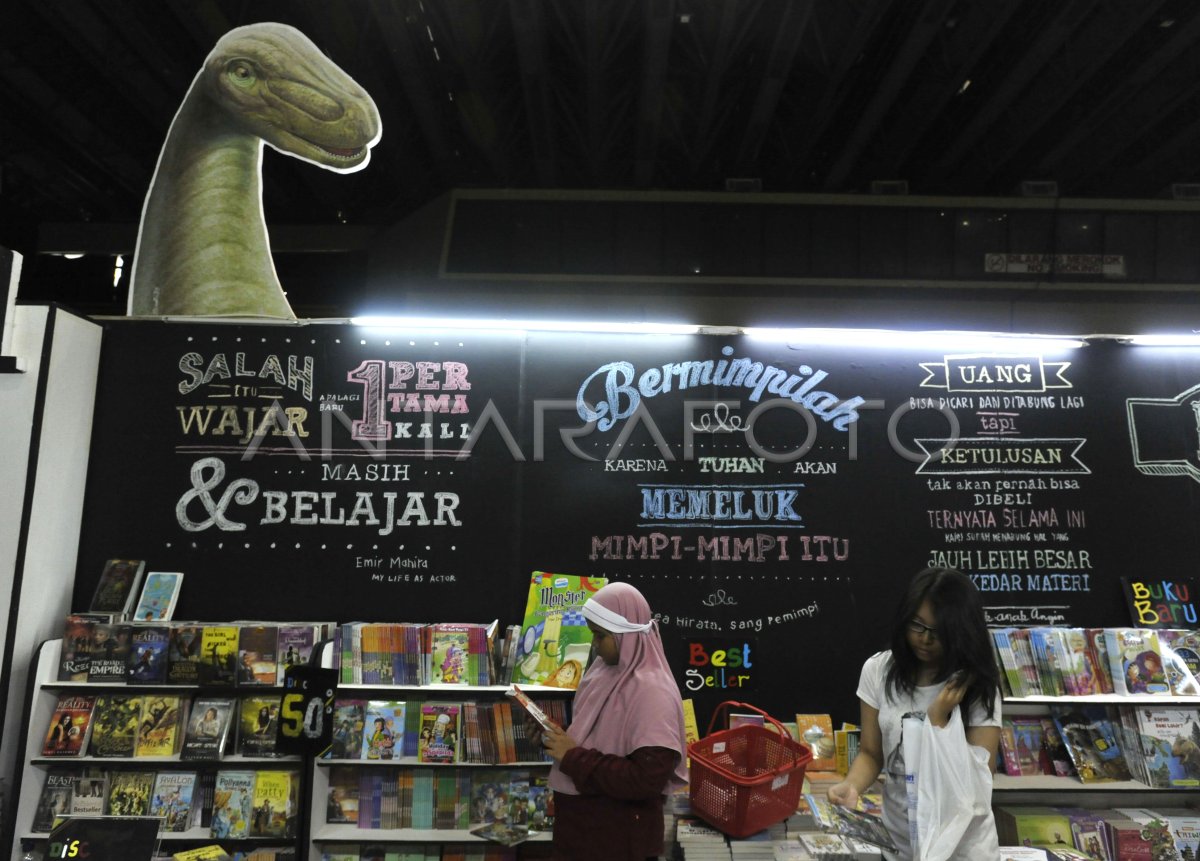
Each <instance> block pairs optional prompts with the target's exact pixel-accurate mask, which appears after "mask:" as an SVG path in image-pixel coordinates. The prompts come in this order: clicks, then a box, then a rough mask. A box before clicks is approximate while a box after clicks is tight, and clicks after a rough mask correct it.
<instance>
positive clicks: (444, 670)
mask: <svg viewBox="0 0 1200 861" xmlns="http://www.w3.org/2000/svg"><path fill="white" fill-rule="evenodd" d="M429 637H430V652H431V658H430V665H429V681H430V682H431V683H433V684H441V685H468V684H474V680H473V679H472V678H471V676H470V673H469V671H468V668H467V661H468V656H469V655H470V653H471V644H470V641H469V640H470V634H469V632H468V629H467V627H466V626H463V625H432V626H431V627H430V628H429Z"/></svg>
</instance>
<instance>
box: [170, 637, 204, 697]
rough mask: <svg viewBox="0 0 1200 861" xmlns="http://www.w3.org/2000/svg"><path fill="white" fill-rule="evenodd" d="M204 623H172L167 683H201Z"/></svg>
mask: <svg viewBox="0 0 1200 861" xmlns="http://www.w3.org/2000/svg"><path fill="white" fill-rule="evenodd" d="M203 639H204V626H203V625H172V626H171V639H170V642H169V643H168V645H167V684H171V685H198V684H200V663H201V661H202V660H203V652H202V650H203V647H204V646H203Z"/></svg>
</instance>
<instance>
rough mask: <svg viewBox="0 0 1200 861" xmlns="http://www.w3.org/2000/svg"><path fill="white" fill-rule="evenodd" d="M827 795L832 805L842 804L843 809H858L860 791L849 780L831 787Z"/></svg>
mask: <svg viewBox="0 0 1200 861" xmlns="http://www.w3.org/2000/svg"><path fill="white" fill-rule="evenodd" d="M825 795H826V797H827V798H828V799H829V802H830V804H840V805H841V806H842V807H849V808H850V809H851V810H854V809H855V808H857V807H858V790H857V789H855V788H854V784H853V783H851V782H850V781H848V780H843V781H842V782H841V783H835V784H834V785H833V786H831V787H829V790H828V791H827V792H826V793H825Z"/></svg>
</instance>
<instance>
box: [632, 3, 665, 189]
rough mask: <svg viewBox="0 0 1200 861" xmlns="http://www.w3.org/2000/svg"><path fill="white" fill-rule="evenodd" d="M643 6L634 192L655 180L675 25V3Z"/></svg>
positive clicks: (646, 4) (644, 4) (634, 157)
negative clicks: (668, 63)
mask: <svg viewBox="0 0 1200 861" xmlns="http://www.w3.org/2000/svg"><path fill="white" fill-rule="evenodd" d="M642 4H643V5H642V9H643V13H644V18H643V22H644V28H643V29H644V32H643V33H642V79H641V90H640V92H639V93H638V113H637V126H636V128H637V141H636V143H635V144H634V151H633V152H634V156H633V159H634V160H633V165H634V167H633V184H634V187H636V188H646V187H648V186H649V185H650V183H651V182H652V181H653V180H654V174H655V170H654V163H655V161H656V160H657V156H658V144H659V140H660V132H661V128H662V105H663V91H664V89H665V85H666V80H667V61H668V60H669V58H670V56H671V32H672V30H673V29H674V25H675V0H642Z"/></svg>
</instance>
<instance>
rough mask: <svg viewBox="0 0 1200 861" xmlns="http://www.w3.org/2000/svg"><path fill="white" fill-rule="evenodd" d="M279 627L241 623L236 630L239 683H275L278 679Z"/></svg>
mask: <svg viewBox="0 0 1200 861" xmlns="http://www.w3.org/2000/svg"><path fill="white" fill-rule="evenodd" d="M278 647H279V628H278V626H276V625H243V626H241V628H240V629H239V631H238V675H237V683H238V684H239V685H275V684H276V683H277V682H278V680H279V663H278V657H277V655H278V651H277V650H278Z"/></svg>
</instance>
